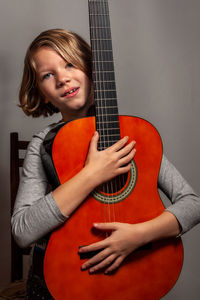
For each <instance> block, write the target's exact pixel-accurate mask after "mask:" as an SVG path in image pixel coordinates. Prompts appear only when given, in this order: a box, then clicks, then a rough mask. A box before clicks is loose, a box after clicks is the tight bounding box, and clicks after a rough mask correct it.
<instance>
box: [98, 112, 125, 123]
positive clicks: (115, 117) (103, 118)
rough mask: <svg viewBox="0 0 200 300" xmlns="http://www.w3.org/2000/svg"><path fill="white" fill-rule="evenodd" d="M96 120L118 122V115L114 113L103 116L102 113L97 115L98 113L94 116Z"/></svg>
mask: <svg viewBox="0 0 200 300" xmlns="http://www.w3.org/2000/svg"><path fill="white" fill-rule="evenodd" d="M96 121H99V122H105V123H106V122H116V121H117V122H119V118H118V115H116V114H113V115H112V114H109V115H106V116H103V115H101V116H99V115H97V116H96Z"/></svg>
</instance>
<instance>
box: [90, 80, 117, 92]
mask: <svg viewBox="0 0 200 300" xmlns="http://www.w3.org/2000/svg"><path fill="white" fill-rule="evenodd" d="M94 86H95V91H99V90H102V91H104V90H111V91H113V90H116V86H115V81H112V80H111V81H105V82H102V81H98V82H94Z"/></svg>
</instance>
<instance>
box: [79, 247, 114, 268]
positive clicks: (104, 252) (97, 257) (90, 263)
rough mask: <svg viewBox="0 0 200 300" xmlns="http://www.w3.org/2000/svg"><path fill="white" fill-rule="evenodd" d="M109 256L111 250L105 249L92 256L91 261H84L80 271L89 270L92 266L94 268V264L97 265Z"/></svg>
mask: <svg viewBox="0 0 200 300" xmlns="http://www.w3.org/2000/svg"><path fill="white" fill-rule="evenodd" d="M110 254H111V249H109V248H106V249H104V250H102V251H101V252H99V253H98V254H97V255H95V256H93V257H92V258H91V259H89V260H88V261H86V262H85V263H84V264H83V265H82V267H81V269H82V270H86V269H89V268H91V267H92V266H94V265H96V264H99V263H100V262H101V261H103V260H104V259H105V258H106V257H107V256H109V255H110Z"/></svg>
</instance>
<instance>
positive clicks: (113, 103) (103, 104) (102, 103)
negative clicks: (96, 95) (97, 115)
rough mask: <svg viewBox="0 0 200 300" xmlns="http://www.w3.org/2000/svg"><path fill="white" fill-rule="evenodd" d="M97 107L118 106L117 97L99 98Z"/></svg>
mask: <svg viewBox="0 0 200 300" xmlns="http://www.w3.org/2000/svg"><path fill="white" fill-rule="evenodd" d="M95 104H96V108H98V107H100V106H101V107H111V106H112V107H113V106H116V107H117V102H116V99H98V100H97V101H96V103H95Z"/></svg>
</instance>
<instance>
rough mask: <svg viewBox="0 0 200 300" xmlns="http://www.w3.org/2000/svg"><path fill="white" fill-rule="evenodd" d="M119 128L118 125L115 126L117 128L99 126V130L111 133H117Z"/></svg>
mask: <svg viewBox="0 0 200 300" xmlns="http://www.w3.org/2000/svg"><path fill="white" fill-rule="evenodd" d="M119 130H120V128H119V127H117V128H100V129H99V132H105V131H107V132H111V133H112V134H117V133H119Z"/></svg>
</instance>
